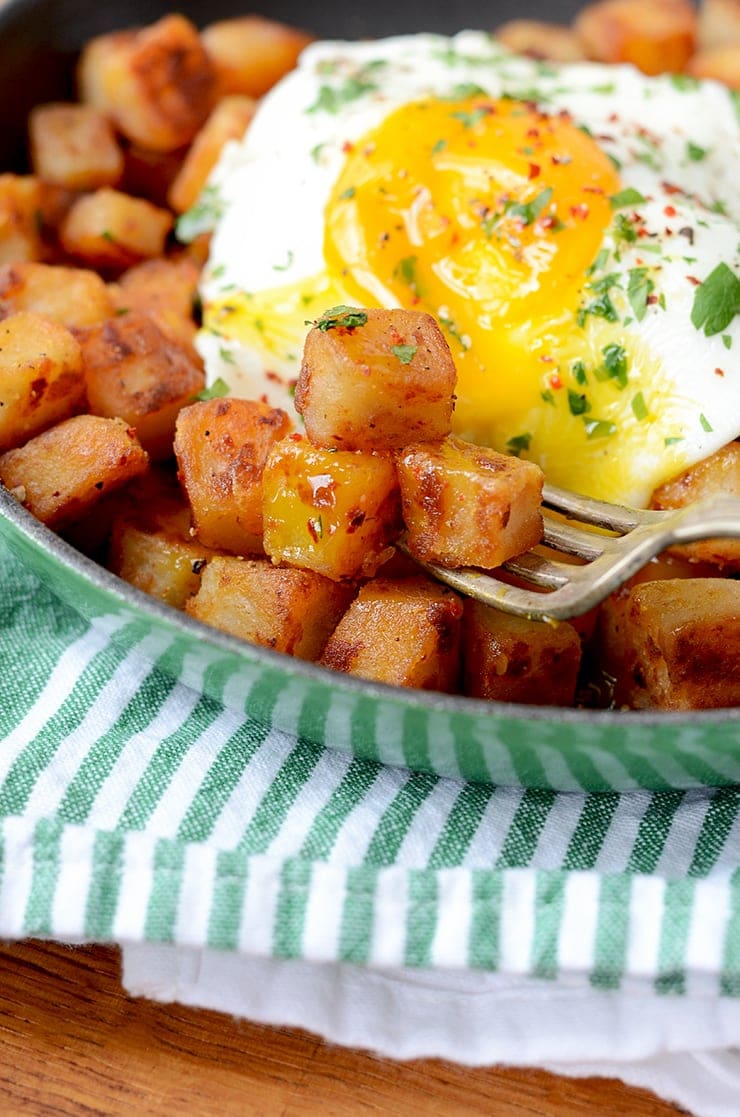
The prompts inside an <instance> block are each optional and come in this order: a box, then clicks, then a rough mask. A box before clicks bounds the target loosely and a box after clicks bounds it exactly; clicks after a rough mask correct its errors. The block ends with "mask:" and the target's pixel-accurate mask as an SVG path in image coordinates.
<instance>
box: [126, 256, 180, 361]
mask: <svg viewBox="0 0 740 1117" xmlns="http://www.w3.org/2000/svg"><path fill="white" fill-rule="evenodd" d="M199 276H200V268H199V267H198V266H197V264H196V263H195V261H194V260H193V259H192V257H190V256H187V255H185V254H182V255H179V256H172V257H160V258H157V259H154V260H144V261H143V262H142V263H141V264H135V265H134V267H132V268H129V269H128V271H125V272H124V273H123V275H122V276H121V277H120V278H119V280H118V282H117V283H113V284H110V286H109V292H110V296H111V299H112V301H113V303H114V305H115V307H116V309H117V312H118V313H119V314H123V313H128V311H130V310H140V311H142V312H143V313H146V314H148V315H149V317H150V318H153V319H154V321H155V322H156V323H157V325H158V326H159V328H160V329H161V330H162V332H163V333H164V334H166V335H167V337H170V338H172V340H173V341H178V342H180V343H182V344H185V345H192V343H193V341H194V339H195V333H196V330H197V326H196V323H195V319H194V317H193V314H194V308H195V304H196V299H197V297H198V279H199Z"/></svg>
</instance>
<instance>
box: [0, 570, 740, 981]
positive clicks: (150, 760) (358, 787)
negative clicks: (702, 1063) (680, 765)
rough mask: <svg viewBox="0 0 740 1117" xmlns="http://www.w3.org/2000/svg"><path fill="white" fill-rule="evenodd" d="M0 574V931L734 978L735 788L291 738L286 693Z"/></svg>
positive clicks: (331, 956)
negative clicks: (527, 779) (578, 779)
mask: <svg viewBox="0 0 740 1117" xmlns="http://www.w3.org/2000/svg"><path fill="white" fill-rule="evenodd" d="M0 575H2V577H3V586H4V591H3V595H2V599H1V600H0V637H1V638H0V679H1V680H2V682H1V683H0V736H2V739H3V744H2V749H0V841H1V843H2V844H1V846H0V869H1V872H0V935H2V936H3V937H6V938H19V937H23V936H31V935H33V936H51V937H55V938H58V939H61V940H67V941H80V940H82V941H85V940H89V941H99V942H118V943H132V942H152V943H156V942H165V943H176V944H187V945H192V946H203V945H208V946H211V947H216V948H218V949H222V950H229V951H243V952H247V953H250V954H253V955H256V956H260V957H276V958H304V959H310V960H316V961H327V960H340V961H347V962H354V963H359V964H362V965H366V966H378V967H388V966H399V965H404V966H413V967H423V968H428V967H439V968H454V969H461V968H462V969H464V968H469V969H478V970H488V971H498V972H501V973H508V974H512V975H513V974H521V975H527V976H532V977H537V978H541V979H546V980H554V979H567V980H569V981H574V982H582V983H584V984H586V983H590V984H591V985H593V986H595V987H597V988H600V989H617V988H620V987H623V986H624V984H625V983H627V982H631V981H633V980H636V981H639V982H641V983H643V985H645V984H647V986H648V987H649V988H650V989H651V990H653V991H654V992H655V993H656V994H657V995H681V994H684V993H686V992H687V991H690V990H696V989H697V988H701V989H707V990H709V991H710V992H714V993H717V994H720V995H723V996H730V997H737V996H738V995H740V868H738V866H740V790H738V789H733V788H722V789H713V790H710V789H707V790H699V789H698V790H691V791H662V792H661V791H659V792H654V793H648V792H644V791H635V792H632V793H629V794H622V795H618V794H616V793H607V794H585V793H572V794H562V793H560V794H559V793H555V792H553V791H548V790H532V789H530V790H523V789H517V788H509V787H500V786H499V787H496V786H490V785H485V784H473V783H465V782H463V781H461V780H453V779H443V778H440V777H438V776H434V775H431V774H428V773H427V774H425V773H421V772H410V771H408V770H404V769H400V768H391V767H386V766H383V765H381V764H379V763H378V762H376V761H374V760H371V759H370V760H368V759H360V758H358V757H353V756H351V755H349V754H347V753H344V752H338V751H334V750H331V749H325V748H321V747H319V746H317V745H316V744H313V743H311V742H309V741H307V740H305V739H303V738H302V737H301V735H300V732H299V731H298V730H299V728H300V724H301V716H302V714H301V705H300V701H299V696H298V695H296V696H295V697H296V701H295V704H294V715H295V717H294V724H295V727H296V732H295V733H293V734H291V733H288V732H285V731H284V730H281V731H278V730H276V729H274V728H272V727H271V726H269V725H261V724H258V723H255V722H254V721H252V720H250V719H249V718H247V717H245V716H244V715H241V714H239V713H237V712H235V711H234V709H233V708H226V707H225V706H222V705H220V704H219V703H217V702H215V701H214V700H213V699H212V698H208V697H205V696H204V695H203V694H202V693H200V692H199V691H198V690H197V689H193V688H192V687H189V686H186V685H185V684H184V683H183V682H178V681H173V680H172V678H171V676H170V675H169V674H167V673H165V672H163V671H161V670H159V669H158V667H157V658H158V656H160V655H161V654H162V648H161V646H160V645H159V643H158V642H157V640H156V639H152V638H150V637H147V636H146V635H144V634H143V633H142V631H141V630H140V629H138V628H137V626H136V625H128V627H127V628H124V629H123V635H124V636H125V637H126V640H125V642H124V645H122V643H121V642H120V641H119V640H117V641H116V643H115V644H113V643H111V642H110V641H109V639H108V638H107V637H106V636H104V635H102V634H101V631H100V629H99V628H95V629H92V628H88V626H87V625H86V624H85V623H84V622H83V621H81V620H80V619H79V618H78V617H77V616H76V615H75V614H73V613H72V612H70V611H69V610H68V609H67V608H65V607H64V606H62V605H61V604H60V603H59V602H58V601H57V600H56V599H55V598H54V597H53V596H52V595H51V594H50V593H48V592H47V591H46V590H45V589H44V588H43V587H39V586H38V584H37V583H36V582H35V581H33V579H32V578H31V577H30V576H29V575H27V574H26V573H24V571H23V570H22V569H21V568H20V567H19V566H18V565H17V564H16V563H14V562H13V561H12V560H10V559H9V558H7V557H6V556H4V555H3V556H2V558H1V559H0ZM112 623H113V622H112ZM118 635H119V636H120V635H121V633H120V632H119V634H118ZM122 646H125V648H126V649H127V650H125V651H124V650H122ZM168 666H169V667H170V668H171V661H168ZM182 668H183V672H182V674H183V677H187V678H189V679H191V680H192V678H193V676H194V673H195V671H194V669H192V665H190V666H188V665H187V664H184V663H183V664H182ZM225 685H226V686H229V685H233V683H231V682H229V681H228V680H226V681H225ZM288 701H290V696H289V697H288ZM283 712H284V711H283ZM344 716H345V714H344V713H343V711H342V710H341V709H338V710H327V711H326V725H325V732H326V737H327V740H331V739H332V733H333V732H337V733H344V732H346V726H344V727H342V726H341V725H340V724H339V721H340V720H341V718H342V717H344ZM282 724H283V726H284V725H285V724H286V723H285V720H284V719H283V721H282ZM412 728H413V727H412V726H411V725H410V724H409V722H408V719H406V721H405V722H404V723H403V724H400V723H398V724H391V722H390V721H389V720H387V719H386V720H385V721H384V722H383V724H382V725H378V726H376V732H377V733H378V734H382V735H384V736H386V737H387V736H392V735H393V734H394V733H395V734H398V733H403V734H405V735H406V736H408V735H409V733H410V732H411V730H412ZM445 732H447V745H446V746H444V735H445ZM452 741H453V729H452V727H451V726H448V727H447V730H445V729H444V725H443V728H442V730H441V732H440V734H439V735H438V737H437V738H436V739H435V742H434V747H440V748H441V747H443V746H444V747H448V746H449V745H450V744H451V742H452ZM427 745H429V746H430V747H431V745H430V742H427ZM560 762H561V761H560V760H559V759H556V760H553V761H552V763H560Z"/></svg>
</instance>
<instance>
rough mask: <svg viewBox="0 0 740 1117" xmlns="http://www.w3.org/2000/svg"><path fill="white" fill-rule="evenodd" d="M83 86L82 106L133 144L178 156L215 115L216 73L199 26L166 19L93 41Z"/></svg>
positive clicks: (82, 69) (81, 72)
mask: <svg viewBox="0 0 740 1117" xmlns="http://www.w3.org/2000/svg"><path fill="white" fill-rule="evenodd" d="M78 85H79V90H80V97H81V100H82V101H84V102H86V103H87V104H90V105H93V106H94V107H95V108H97V109H99V110H100V111H101V112H103V113H105V115H106V116H108V117H110V119H111V120H112V121H113V122H114V124H115V125H116V127H117V128H118V130H119V131H120V132H121V133H122V134H123V135H124V136H126V138H127V139H129V140H131V141H132V142H133V143H135V144H139V145H141V146H142V147H145V148H148V149H150V150H152V151H174V150H175V148H178V147H183V146H184V145H185V144H188V143H190V142H191V141H192V139H193V137H194V136H195V134H196V132H197V131H198V129H199V128H200V126H201V124H202V123H203V121H204V120H205V118H206V117H207V115H208V113H209V112H210V110H211V106H212V103H213V93H214V70H213V66H212V63H211V60H210V57H209V55H208V54H207V53H206V50H205V49H204V46H203V43H202V42H201V38H200V35H199V34H198V30H197V28H196V27H195V25H194V24H193V23H191V22H190V20H188V19H186V18H185V17H184V16H182V15H166V16H164V17H163V18H162V19H160V20H158V21H157V22H156V23H152V24H150V25H149V26H148V27H143V28H141V29H139V30H135V31H117V32H113V33H111V34H107V35H100V36H98V37H97V38H95V39H92V40H91V41H90V42H89V43H88V44H87V45H86V47H85V48H84V50H83V51H82V56H81V58H80V64H79V68H78Z"/></svg>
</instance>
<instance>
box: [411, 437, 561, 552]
mask: <svg viewBox="0 0 740 1117" xmlns="http://www.w3.org/2000/svg"><path fill="white" fill-rule="evenodd" d="M396 468H397V470H398V482H399V484H400V486H401V499H402V507H403V518H404V521H405V523H406V527H407V528H408V546H409V550H410V551H411V553H412V554H413V555H414V556H415V557H416V558H418V559H420V560H421V561H422V562H437V563H440V564H441V565H442V566H452V567H454V566H482V567H485V568H487V569H491V568H492V567H494V566H500V565H501V564H502V563H503V562H506V560H507V559H510V558H513V557H514V555H520V554H522V553H523V552H524V551H528V550H529V549H530V547H534V546H535V545H536V544H537V543H539V542H540V540H541V539H542V531H543V524H542V513H541V504H542V484H543V476H542V470H541V469H540V468H539V466H537V465H535V464H534V462H528V461H524V460H523V459H520V458H513V457H510V456H509V455H508V454H499V453H496V451H495V450H489V449H487V448H486V447H482V446H475V445H474V444H473V443H471V442H464V441H463V440H462V439H460V438H455V437H454V436H450V437H449V438H446V439H445V440H444V441H443V442H428V443H423V442H422V443H417V444H414V445H411V446H407V447H406V448H405V449H404V450H402V451H401V453H400V454H398V455H397V458H396Z"/></svg>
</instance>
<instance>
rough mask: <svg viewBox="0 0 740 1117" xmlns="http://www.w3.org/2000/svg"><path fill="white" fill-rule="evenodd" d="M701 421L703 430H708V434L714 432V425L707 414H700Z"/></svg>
mask: <svg viewBox="0 0 740 1117" xmlns="http://www.w3.org/2000/svg"><path fill="white" fill-rule="evenodd" d="M699 422H700V423H701V429H702V430H703V431H706V432H707V434H711V433H712V431H713V430H714V427H713V426H712V424H711V423H710V422H709V419H707V417H706V415H704V414H702V415H700V416H699Z"/></svg>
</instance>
